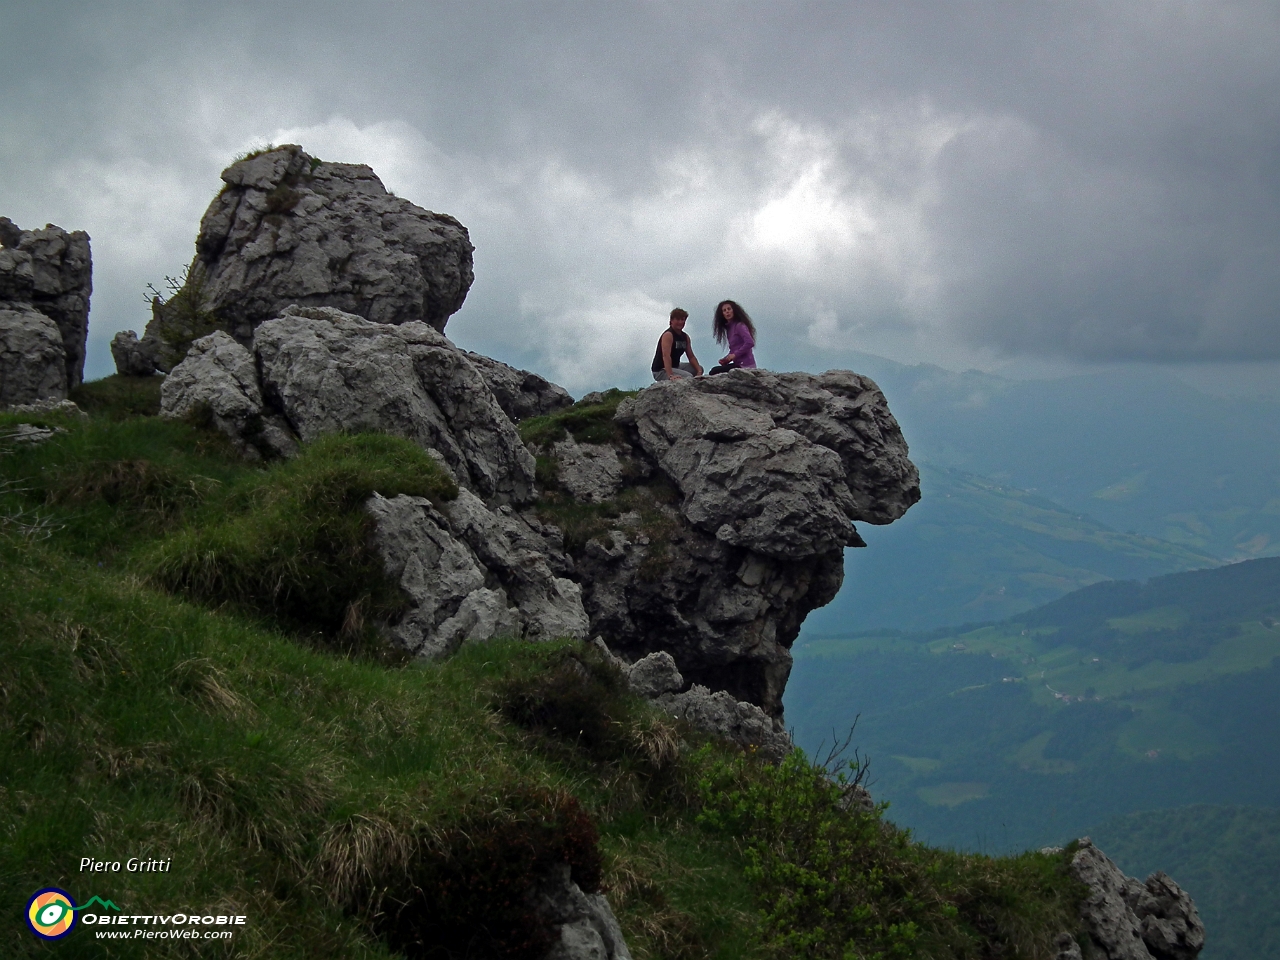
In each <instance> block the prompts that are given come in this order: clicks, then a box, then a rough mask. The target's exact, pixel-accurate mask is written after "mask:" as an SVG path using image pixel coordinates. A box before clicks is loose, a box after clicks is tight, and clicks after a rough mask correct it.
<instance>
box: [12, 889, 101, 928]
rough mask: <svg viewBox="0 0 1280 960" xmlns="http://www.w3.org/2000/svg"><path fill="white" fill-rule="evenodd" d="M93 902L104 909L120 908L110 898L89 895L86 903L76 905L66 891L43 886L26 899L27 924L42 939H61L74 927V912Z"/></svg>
mask: <svg viewBox="0 0 1280 960" xmlns="http://www.w3.org/2000/svg"><path fill="white" fill-rule="evenodd" d="M95 903H97V904H101V906H102V909H104V910H115V911H117V912H119V910H120V908H119V907H117V906H116V905H115V904H114V903H112V902H111V901H110V900H103V899H102V898H101V897H91V898H90V899H89V901H88V902H87V903H85V904H83V905H82V906H78V907H77V906H76V902H75V901H74V900H73V899H71V894H69V893H67V891H65V890H59V889H58V888H57V887H45V888H44V889H43V890H37V891H36V892H35V893H34V894H32V896H31V899H30V900H28V901H27V926H29V927H30V928H31V932H32V933H34V934H35V935H36V936H37V937H39V938H40V939H42V940H61V939H62V938H63V937H65V936H66V935H67V934H68V933H70V932H71V931H72V930H74V929H75V926H76V914H77V913H78V912H80V911H81V910H87V909H88V908H89V907H92V906H93V905H94V904H95Z"/></svg>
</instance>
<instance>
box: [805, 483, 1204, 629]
mask: <svg viewBox="0 0 1280 960" xmlns="http://www.w3.org/2000/svg"><path fill="white" fill-rule="evenodd" d="M920 482H921V491H922V493H923V499H922V500H921V502H920V503H918V504H916V505H915V506H914V507H912V508H911V510H910V511H909V512H908V513H907V515H906V516H905V517H903V518H902V519H901V520H898V521H896V522H895V523H894V524H893V525H892V526H891V527H888V528H880V527H872V526H866V525H864V526H861V527H860V528H859V529H860V531H861V533H862V535H863V538H864V539H865V540H866V541H867V543H868V544H869V546H870V549H867V550H848V551H846V553H845V570H846V575H845V583H844V586H843V587H842V588H841V591H840V593H839V594H838V595H837V596H836V599H835V600H834V601H832V603H831V604H830V605H828V606H827V607H824V608H822V609H819V610H815V611H814V612H813V613H811V614H810V615H809V618H808V619H807V620H806V621H805V626H804V632H805V635H806V636H821V635H822V634H824V633H834V632H847V631H849V630H851V629H855V630H856V629H871V628H895V629H905V630H923V629H932V628H934V627H938V626H945V625H958V624H961V623H966V622H979V621H986V620H999V619H1002V618H1004V617H1008V616H1013V615H1016V614H1019V613H1022V612H1023V611H1026V610H1029V609H1031V608H1033V607H1036V606H1038V605H1040V604H1042V603H1046V602H1048V601H1050V600H1054V599H1056V598H1058V597H1060V596H1062V595H1063V594H1064V593H1068V592H1070V591H1072V590H1075V589H1078V588H1079V587H1083V586H1088V585H1089V584H1093V583H1097V582H1099V581H1102V580H1108V579H1134V578H1146V577H1153V576H1158V575H1160V574H1164V573H1171V572H1175V571H1180V570H1187V569H1196V568H1203V567H1212V566H1216V565H1217V564H1218V563H1219V562H1220V561H1219V560H1218V559H1217V557H1215V556H1213V555H1212V554H1209V553H1207V552H1204V551H1200V550H1196V549H1193V548H1190V547H1186V546H1182V545H1179V544H1173V543H1169V542H1167V541H1163V540H1159V539H1157V538H1155V537H1149V536H1145V535H1142V534H1135V533H1121V532H1119V531H1116V530H1113V529H1112V528H1110V527H1108V526H1106V525H1105V524H1103V523H1100V522H1098V521H1097V520H1095V519H1093V518H1092V517H1090V516H1088V515H1087V514H1082V513H1079V512H1077V511H1072V510H1070V509H1068V508H1066V507H1064V506H1062V505H1061V504H1057V503H1054V502H1053V501H1051V500H1049V499H1048V498H1047V497H1045V496H1043V495H1041V494H1035V493H1031V492H1028V491H1026V490H1021V489H1018V488H1017V487H1014V486H1012V485H1011V484H1002V483H997V482H996V481H993V480H989V479H987V478H985V477H980V476H977V475H974V474H971V473H966V472H964V471H961V470H957V469H953V468H948V467H939V466H935V465H932V464H922V465H921V479H920Z"/></svg>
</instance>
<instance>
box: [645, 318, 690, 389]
mask: <svg viewBox="0 0 1280 960" xmlns="http://www.w3.org/2000/svg"><path fill="white" fill-rule="evenodd" d="M688 319H689V311H688V310H681V309H680V308H679V307H676V308H675V309H674V310H672V311H671V326H670V327H669V328H668V329H667V330H666V332H665V333H663V334H662V336H660V337H659V338H658V349H657V350H656V351H655V352H654V354H653V379H655V380H678V379H680V378H681V377H700V376H702V364H700V363H698V358H697V357H695V356H694V355H693V346H692V344H690V343H689V335H688V334H687V333H685V332H684V325H685V321H686V320H688ZM685 354H688V355H689V362H688V363H682V362H681V360H680V358H681V357H682V356H684V355H685Z"/></svg>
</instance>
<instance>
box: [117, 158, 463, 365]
mask: <svg viewBox="0 0 1280 960" xmlns="http://www.w3.org/2000/svg"><path fill="white" fill-rule="evenodd" d="M222 180H223V183H224V186H223V189H222V191H221V192H220V193H219V194H218V196H217V197H216V198H215V199H214V200H213V202H212V203H211V204H210V205H209V208H208V210H206V211H205V214H204V217H203V219H202V220H201V221H200V232H199V235H198V237H197V238H196V255H195V259H194V260H192V262H191V265H190V267H189V268H188V269H187V272H186V275H185V277H186V283H185V285H184V287H183V288H182V290H181V292H179V293H177V294H175V295H174V296H173V297H171V298H170V299H169V300H168V301H160V300H159V299H157V300H156V301H155V302H154V303H153V310H152V318H151V322H150V323H148V324H147V330H146V333H145V335H144V336H143V338H142V340H141V341H140V345H141V346H140V349H141V350H142V352H143V354H144V355H146V356H149V357H150V358H151V360H152V362H153V363H154V364H155V365H156V366H157V367H158V368H159V369H161V370H169V369H170V368H171V367H173V366H174V365H175V364H177V363H178V362H180V361H181V360H182V358H183V357H184V356H185V355H186V351H187V348H188V346H189V345H190V343H191V342H192V341H193V340H195V339H198V338H199V337H201V336H203V335H205V334H208V333H211V332H212V331H213V330H215V329H220V330H223V331H225V332H227V333H230V334H231V335H232V336H233V337H234V338H235V339H236V340H238V341H240V342H241V343H242V344H245V345H247V344H248V343H249V341H250V339H251V338H252V336H253V332H254V330H255V329H257V327H258V326H259V325H260V324H262V323H264V322H266V321H268V320H271V319H273V318H275V317H276V316H278V315H279V314H280V312H281V311H282V310H283V309H284V308H285V307H286V306H289V305H291V304H300V305H302V306H320V307H335V308H338V309H341V310H343V311H345V312H346V313H350V314H354V315H357V316H360V317H363V318H364V319H366V320H371V321H373V322H375V323H384V324H400V323H411V322H421V323H425V324H427V325H429V326H431V327H433V328H434V329H436V330H437V331H441V330H444V327H445V324H446V322H447V321H448V319H449V317H450V316H452V315H453V314H454V313H456V312H457V311H458V309H459V308H460V307H461V306H462V303H463V300H465V299H466V296H467V291H468V290H469V289H470V288H471V282H472V279H473V273H472V259H471V254H472V250H473V249H474V248H473V247H472V245H471V240H470V237H469V236H468V234H467V230H466V228H465V227H464V226H463V225H462V224H460V223H459V222H458V221H457V220H455V219H454V218H453V217H450V216H448V215H446V214H439V213H432V212H430V211H428V210H424V209H423V208H421V207H419V206H416V205H415V204H413V203H410V202H409V201H408V200H405V199H403V198H400V197H397V196H395V195H394V194H391V193H388V192H387V190H386V188H385V187H384V186H383V185H382V181H381V180H379V179H378V177H377V175H376V174H375V173H374V172H373V170H371V169H370V168H369V167H367V166H365V165H363V164H349V163H329V162H325V161H321V160H319V159H317V158H314V157H311V156H309V155H308V154H307V153H306V152H304V151H303V149H302V148H301V147H299V146H295V145H285V146H281V147H276V148H273V149H271V150H269V151H266V152H264V153H260V154H258V155H256V156H252V157H248V158H246V159H244V160H240V161H239V162H237V163H233V164H232V165H231V166H230V167H228V168H227V169H226V170H224V171H223V172H222ZM137 349H138V348H134V347H133V345H132V344H131V343H127V342H126V343H122V344H121V351H120V355H121V356H124V357H129V358H130V361H129V362H130V363H131V364H132V363H133V362H134V361H133V359H132V358H133V355H134V354H136V353H137Z"/></svg>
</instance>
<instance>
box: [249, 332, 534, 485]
mask: <svg viewBox="0 0 1280 960" xmlns="http://www.w3.org/2000/svg"><path fill="white" fill-rule="evenodd" d="M252 343H253V352H254V355H255V357H256V359H257V363H258V366H259V367H260V369H261V374H260V375H261V378H262V386H263V390H264V393H265V394H266V395H268V396H269V397H271V399H272V402H273V404H274V405H276V406H277V407H278V408H279V410H280V411H281V413H282V414H283V415H284V417H285V418H286V419H287V420H288V421H289V423H290V425H291V426H292V427H293V429H294V430H295V431H296V432H297V434H298V436H299V437H301V438H302V439H303V440H311V439H314V438H315V437H318V436H322V435H324V434H327V433H336V432H339V431H343V430H346V431H360V430H380V431H383V432H386V433H391V434H395V435H396V436H401V437H405V438H406V439H409V440H412V441H414V442H415V443H418V444H419V445H421V446H423V447H425V448H430V449H434V450H436V451H438V452H439V454H440V455H441V456H442V457H443V459H444V462H445V463H446V464H447V465H448V467H449V469H450V470H451V471H452V472H453V474H454V476H455V477H456V478H457V479H458V481H459V482H460V483H461V484H462V485H463V486H466V487H470V488H472V489H474V490H475V491H476V492H477V493H478V494H480V496H482V497H483V498H484V499H486V500H489V499H494V498H496V499H498V500H501V501H503V502H511V503H526V502H528V501H529V500H531V499H532V498H533V496H534V479H533V468H534V464H533V457H532V455H531V454H530V453H529V452H528V451H527V450H525V448H524V445H523V444H522V443H521V442H520V435H519V434H518V433H517V432H516V429H515V426H514V425H513V424H512V423H511V421H510V420H509V419H507V417H506V416H505V415H504V414H503V412H502V408H501V407H499V406H498V403H497V401H496V400H495V399H494V397H493V394H492V393H491V392H490V391H489V388H488V386H487V384H486V383H485V381H484V379H483V378H482V377H481V376H480V374H479V373H478V372H477V370H476V368H475V367H474V366H473V365H472V364H471V362H470V361H469V360H468V359H467V356H466V354H465V353H463V352H462V351H461V350H459V349H458V348H457V347H455V346H454V345H453V344H452V343H451V342H450V341H449V340H448V338H446V337H445V336H444V334H442V333H440V332H438V331H437V330H435V329H434V328H432V327H430V326H428V325H427V324H425V323H418V322H411V323H402V324H385V323H372V322H370V321H367V320H363V319H361V318H360V317H356V316H353V315H351V314H346V313H343V312H342V311H340V310H336V309H333V308H330V307H318V308H317V307H310V308H308V307H289V308H287V309H286V310H284V312H283V313H282V314H281V316H280V317H278V318H277V319H274V320H271V321H269V322H267V323H265V324H262V325H261V326H260V327H259V328H258V330H257V331H256V332H255V333H254V335H253V338H252Z"/></svg>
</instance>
